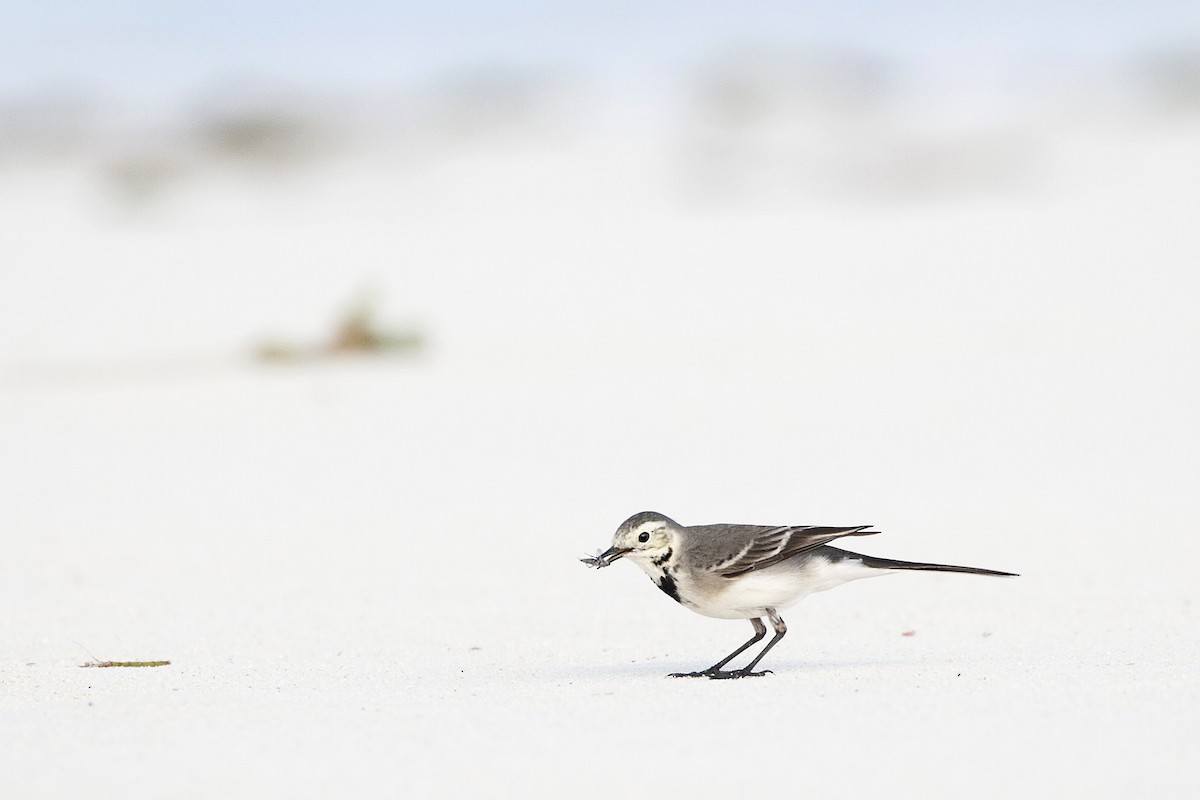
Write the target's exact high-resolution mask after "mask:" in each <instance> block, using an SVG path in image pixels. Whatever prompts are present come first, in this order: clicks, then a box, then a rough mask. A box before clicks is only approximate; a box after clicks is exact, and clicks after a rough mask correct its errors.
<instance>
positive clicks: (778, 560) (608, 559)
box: [581, 511, 1015, 678]
mask: <svg viewBox="0 0 1200 800" xmlns="http://www.w3.org/2000/svg"><path fill="white" fill-rule="evenodd" d="M870 527H871V526H870V525H856V526H852V527H849V528H837V527H822V526H814V525H784V526H780V527H771V526H769V525H690V526H683V525H680V524H679V523H678V522H676V521H675V520H673V519H670V518H669V517H665V516H663V515H662V514H658V513H655V512H653V511H643V512H642V513H640V514H634V515H633V516H632V517H630V518H629V519H627V520H625V521H624V522H622V523H621V527H619V528H617V532H616V533H615V534H613V542H612V547H610V548H608V549H607V550H605V551H604V552H603V553H599V554H598V555H596V556H593V557H590V558H584V559H581V560H582V561H583V563H585V564H587V565H588V566H589V567H596V568H597V569H599V568H600V567H607V566H608V565H609V564H611V563H613V562H614V561H616V560H617V559H618V558H623V557H626V556H628V557H629V558H630V559H631V560H632V561H633V562H634V563H635V564H637V565H638V566H639V567H641V568H642V570H643V571H644V572H645V573H646V574H647V575H649V576H650V580H652V581H654V583H655V584H656V585H657V586H658V588H659V589H662V590H663V591H664V592H665V593H666V594H667V595H668V596H669V597H670V598H671V599H672V600H675V601H676V602H678V603H680V604H682V605H683V606H685V607H686V608H690V609H691V610H692V611H695V612H696V613H697V614H703V615H704V616H706V617H716V618H718V619H748V620H750V624H751V625H753V626H754V636H753V637H751V638H750V641H748V642H746V643H745V644H743V645H742V646H741V647H739V648H738V649H736V650H734V651H733V652H732V653H730V654H729V655H727V656H725V658H722V659H721V660H720V661H718V662H717V663H716V664H713V665H712V666H711V667H709V668H708V669H706V670H701V671H700V672H674V673H671V677H673V678H700V677H705V678H746V677H750V676H758V675H765V674H767V673H768V672H770V670H764V671H763V672H755V671H754V667H755V666H757V665H758V662H759V661H761V660H762V657H763V656H765V655H766V654H767V651H769V650H770V649H771V648H772V647H774V646H775V644H776V643H777V642H778V641H779V640H780V639H782V638H783V635H784V634H785V633H787V625H785V624H784V622H783V619H782V618H781V617H780V616H779V609H781V608H787V607H788V606H790V605H792V604H793V603H796V602H799V601H800V600H802V599H803V598H805V597H807V596H808V595H809V594H811V593H813V592H821V591H824V590H826V589H832V588H833V587H835V586H840V585H841V584H843V583H846V582H848V581H853V580H857V579H859V578H870V577H872V576H874V575H886V574H887V573H889V572H892V571H894V570H902V569H924V570H934V571H938V572H968V573H971V574H974V575H1001V576H1006V577H1014V576H1015V574H1014V573H1012V572H999V571H997V570H994V569H979V568H978V567H954V566H950V565H947V564H922V563H916V562H912V561H894V560H892V559H890V558H876V557H875V556H864V555H860V554H859V553H851V552H850V551H848V550H839V549H838V548H836V547H830V546H829V545H828V544H826V542H832V541H833V540H834V539H838V538H840V537H842V536H870V535H872V534H876V533H879V531H872V530H867V529H868V528H870ZM762 617H766V618H767V619H769V620H770V621H771V626H772V627H773V628H774V629H775V637H774V638H773V639H771V641H769V642H767V646H766V647H764V648H763V649H762V652H760V653H759V654H758V655H757V656H755V657H754V659H753V660H752V661H751V662H750V663H749V664H747V665H746V666H745V667H743V668H742V669H731V670H726V669H723V667H724V666H725V665H726V664H728V663H729V662H730V661H732V660H733V659H734V658H736V657H737V656H738V655H740V654H741V653H742V652H743V651H744V650H746V648H748V647H749V646H750V645H752V644H754V643H755V642H757V641H759V640H760V639H762V638H763V636H765V635H766V633H767V627H766V626H765V625H763V622H762V619H761V618H762Z"/></svg>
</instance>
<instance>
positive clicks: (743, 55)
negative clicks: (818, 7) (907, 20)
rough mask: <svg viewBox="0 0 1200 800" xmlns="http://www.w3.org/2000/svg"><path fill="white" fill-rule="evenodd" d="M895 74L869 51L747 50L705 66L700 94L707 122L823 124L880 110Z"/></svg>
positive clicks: (697, 86) (698, 84)
mask: <svg viewBox="0 0 1200 800" xmlns="http://www.w3.org/2000/svg"><path fill="white" fill-rule="evenodd" d="M890 75H891V73H890V71H889V69H888V66H887V64H886V63H885V62H884V61H883V60H882V59H879V58H875V57H873V56H869V55H864V54H858V53H850V52H834V51H823V52H815V51H809V50H791V49H782V50H781V49H774V50H754V49H747V50H741V51H737V52H733V53H728V54H725V55H723V56H721V57H719V58H717V59H715V60H714V61H713V62H711V63H710V64H708V65H706V66H704V67H702V68H701V70H700V73H699V76H698V77H697V79H696V80H695V81H694V94H695V96H696V103H697V107H698V111H699V115H700V119H701V121H702V122H704V123H707V124H709V125H713V126H717V127H725V128H739V127H754V126H758V125H763V124H770V123H772V122H775V121H779V120H811V121H814V122H820V121H823V120H829V119H834V118H838V117H846V116H861V115H864V114H872V113H876V112H878V111H879V110H880V109H881V108H882V106H883V105H884V103H885V102H886V100H887V99H888V97H889V95H890V91H891V80H890Z"/></svg>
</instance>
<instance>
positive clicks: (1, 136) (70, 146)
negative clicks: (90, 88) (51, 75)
mask: <svg viewBox="0 0 1200 800" xmlns="http://www.w3.org/2000/svg"><path fill="white" fill-rule="evenodd" d="M94 116H95V115H94V110H93V108H92V106H91V104H89V103H87V102H86V101H84V100H83V99H82V98H81V97H78V96H76V95H73V94H53V93H52V94H47V95H46V96H43V97H37V98H31V99H23V100H16V101H12V102H9V103H5V104H3V105H0V163H3V162H5V161H10V160H11V161H14V162H16V163H18V164H29V163H31V162H39V161H44V162H54V161H62V160H65V159H68V158H72V157H75V156H77V155H79V154H80V153H82V152H83V151H84V150H85V148H86V147H87V145H88V144H89V142H90V141H91V140H92V139H93V138H94V137H95V131H94V124H95V119H94Z"/></svg>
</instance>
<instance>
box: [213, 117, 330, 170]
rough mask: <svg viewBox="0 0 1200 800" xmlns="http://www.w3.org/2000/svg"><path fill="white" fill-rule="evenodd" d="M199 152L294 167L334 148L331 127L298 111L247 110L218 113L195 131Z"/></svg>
mask: <svg viewBox="0 0 1200 800" xmlns="http://www.w3.org/2000/svg"><path fill="white" fill-rule="evenodd" d="M196 136H197V139H198V144H199V145H200V150H201V152H204V153H207V154H208V155H209V156H210V157H212V158H216V159H218V160H225V161H231V162H238V163H243V164H250V165H266V166H274V167H290V166H297V165H300V164H303V163H306V162H309V161H313V160H315V159H316V158H318V157H320V156H323V155H327V154H329V153H330V152H332V151H333V150H334V149H335V145H336V137H335V136H334V134H333V131H332V129H331V127H330V126H329V125H327V124H324V123H322V121H320V120H318V119H317V118H315V117H314V116H311V115H309V114H306V113H304V112H302V111H300V110H297V109H283V108H271V107H264V108H249V109H242V110H239V111H236V112H226V113H220V114H217V115H215V116H213V117H211V118H209V119H205V120H204V121H202V122H201V123H200V124H199V125H198V126H197V130H196Z"/></svg>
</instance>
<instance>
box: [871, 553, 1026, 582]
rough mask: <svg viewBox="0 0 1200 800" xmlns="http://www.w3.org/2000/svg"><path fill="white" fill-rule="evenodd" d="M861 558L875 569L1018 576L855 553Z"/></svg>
mask: <svg viewBox="0 0 1200 800" xmlns="http://www.w3.org/2000/svg"><path fill="white" fill-rule="evenodd" d="M855 555H856V556H858V558H861V559H862V562H863V564H865V565H866V566H868V567H874V568H875V569H926V570H932V571H933V572H965V573H968V574H970V575H996V576H998V577H1001V578H1016V577H1019V576H1018V575H1017V573H1015V572H1001V571H1000V570H998V569H983V568H981V567H956V566H953V565H950V564H922V563H921V562H918V561H896V560H895V559H892V558H876V557H875V556H864V555H859V554H857V553H856V554H855Z"/></svg>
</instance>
